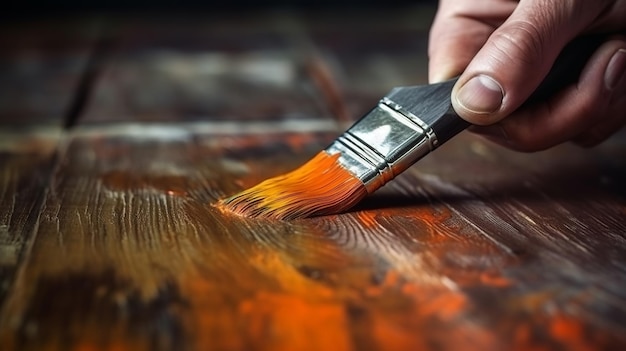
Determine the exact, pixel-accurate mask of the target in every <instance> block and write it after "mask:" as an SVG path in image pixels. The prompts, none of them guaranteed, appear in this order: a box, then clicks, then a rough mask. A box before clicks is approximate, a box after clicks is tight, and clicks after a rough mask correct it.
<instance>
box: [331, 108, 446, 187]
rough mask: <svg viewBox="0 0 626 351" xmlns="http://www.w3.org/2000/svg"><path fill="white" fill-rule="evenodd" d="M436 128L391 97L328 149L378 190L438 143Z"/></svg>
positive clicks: (348, 168)
mask: <svg viewBox="0 0 626 351" xmlns="http://www.w3.org/2000/svg"><path fill="white" fill-rule="evenodd" d="M437 144H438V142H437V136H436V135H435V133H434V132H433V130H432V128H431V127H430V126H429V125H427V124H426V123H424V121H422V120H421V119H419V118H418V117H417V116H415V115H414V114H412V113H410V112H408V111H406V110H404V109H403V108H402V107H401V106H400V105H398V104H396V103H394V102H393V101H391V100H390V99H388V98H383V99H382V100H381V101H380V102H379V103H378V105H377V106H376V107H375V108H374V109H373V110H372V111H371V112H370V113H368V114H367V115H365V116H364V117H363V118H361V119H360V120H359V121H358V122H356V123H355V124H354V125H353V126H352V127H350V129H348V131H346V132H345V133H344V134H343V135H341V136H340V137H339V138H337V139H336V140H335V141H334V142H333V143H332V144H331V145H330V146H328V147H327V148H326V152H327V153H329V154H331V155H334V154H337V153H339V154H340V156H339V159H338V162H339V164H341V165H342V166H343V167H344V168H346V169H347V170H348V171H350V172H351V173H352V174H354V175H355V176H356V177H357V178H359V179H360V180H361V181H362V182H363V184H365V187H366V189H367V191H368V193H372V192H374V191H375V190H376V189H378V188H380V187H381V186H383V185H385V184H386V183H387V182H388V181H390V180H391V179H393V178H394V177H395V176H397V175H398V174H400V173H402V172H403V171H405V170H406V169H407V168H409V167H410V166H411V165H412V164H414V163H415V162H417V161H418V160H419V159H421V158H422V157H424V156H425V155H427V154H428V153H430V152H431V151H432V150H434V149H435V148H436V147H437Z"/></svg>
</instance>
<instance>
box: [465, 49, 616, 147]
mask: <svg viewBox="0 0 626 351" xmlns="http://www.w3.org/2000/svg"><path fill="white" fill-rule="evenodd" d="M625 111H626V38H615V39H613V40H610V41H608V42H607V43H604V44H603V45H602V46H601V47H600V48H598V50H597V51H596V52H595V53H594V55H593V56H592V57H591V58H590V60H589V62H588V63H587V65H586V67H585V68H584V70H583V72H582V73H581V76H580V79H579V81H578V83H577V84H575V85H571V86H569V87H567V88H565V89H564V90H563V91H561V92H560V93H559V94H557V95H555V96H553V97H552V98H550V99H549V100H547V101H546V102H545V103H542V104H539V105H533V106H528V107H524V108H522V109H520V110H518V111H515V113H513V114H511V115H510V116H508V117H507V118H506V119H503V120H501V121H499V122H498V123H496V124H494V125H491V126H487V127H475V128H473V131H474V132H477V133H479V134H483V135H485V136H486V137H488V138H489V139H491V140H492V141H495V142H497V143H499V144H502V145H505V146H507V147H509V148H512V149H516V150H520V151H538V150H542V149H546V148H549V147H551V146H554V145H557V144H560V143H562V142H565V141H568V140H575V141H576V142H577V143H578V144H580V145H583V146H593V145H595V144H597V143H599V142H601V141H602V140H604V139H605V138H607V137H608V136H610V135H611V134H613V133H614V132H616V131H617V130H618V129H619V128H620V127H621V126H623V125H624V123H625V122H626V113H625Z"/></svg>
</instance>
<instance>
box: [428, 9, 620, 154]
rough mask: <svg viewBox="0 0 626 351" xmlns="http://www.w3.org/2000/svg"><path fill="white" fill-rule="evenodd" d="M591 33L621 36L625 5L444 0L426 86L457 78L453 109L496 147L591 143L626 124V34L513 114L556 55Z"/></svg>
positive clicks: (530, 148) (433, 31)
mask: <svg viewBox="0 0 626 351" xmlns="http://www.w3.org/2000/svg"><path fill="white" fill-rule="evenodd" d="M589 32H607V33H619V32H622V33H626V0H615V1H608V0H607V1H605V0H597V1H596V0H594V1H589V0H568V1H551V0H520V1H513V0H441V1H440V4H439V9H438V11H437V15H436V17H435V21H434V23H433V26H432V28H431V32H430V43H429V58H430V64H429V80H430V81H431V82H432V83H434V82H438V81H442V80H446V79H449V78H452V77H454V76H457V75H459V74H461V76H460V78H459V80H458V82H457V84H456V86H455V87H454V89H453V91H452V104H453V106H454V109H455V110H456V111H457V113H458V114H459V115H460V116H461V117H462V118H464V119H466V120H467V121H469V122H470V123H472V124H474V125H476V126H473V127H471V128H470V129H471V130H472V131H474V132H476V133H479V134H482V135H484V136H486V137H487V138H489V139H490V140H493V141H495V142H497V143H499V144H502V145H505V146H508V147H509V148H512V149H516V150H520V151H537V150H542V149H546V148H549V147H551V146H554V145H557V144H559V143H562V142H565V141H568V140H573V141H575V142H577V143H578V144H580V145H583V146H593V145H595V144H597V143H599V142H601V141H602V140H604V139H606V138H607V137H609V136H610V135H611V134H613V133H614V132H615V131H617V130H619V128H620V127H621V126H623V125H624V123H625V122H626V73H625V72H626V37H624V36H618V35H616V36H615V37H612V39H610V40H608V41H607V42H606V43H604V44H603V45H601V46H600V47H599V48H598V50H597V51H596V52H595V53H594V54H593V56H592V57H591V58H590V60H589V62H588V63H587V65H586V66H585V68H584V70H583V72H582V73H581V75H580V78H579V80H578V82H577V83H576V84H573V85H571V86H568V87H566V88H565V89H563V91H561V92H559V93H558V94H556V95H554V96H553V97H551V98H550V99H548V100H546V101H545V102H543V103H540V104H535V105H533V106H528V107H526V106H524V107H522V108H519V107H520V106H521V105H522V103H524V101H525V100H526V99H527V98H528V97H529V96H530V95H531V94H532V92H533V91H534V90H535V89H536V88H537V86H538V85H539V83H540V82H541V81H542V80H543V78H544V77H545V76H546V74H547V73H548V71H549V70H550V68H551V66H552V63H553V62H554V60H555V59H556V57H557V56H558V54H559V53H560V51H561V49H562V48H563V47H564V46H565V45H566V44H567V43H568V42H569V41H571V40H572V39H573V38H575V37H577V36H579V35H581V34H584V33H589ZM518 108H519V109H518Z"/></svg>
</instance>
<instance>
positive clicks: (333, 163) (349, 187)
mask: <svg viewBox="0 0 626 351" xmlns="http://www.w3.org/2000/svg"><path fill="white" fill-rule="evenodd" d="M339 156H340V155H339V154H335V155H329V154H328V153H326V152H325V151H322V152H320V153H318V154H317V155H316V156H315V157H313V158H312V159H311V160H310V161H309V162H307V163H305V164H304V165H303V166H301V167H300V168H298V169H296V170H294V171H292V172H289V173H287V174H284V175H280V176H277V177H274V178H271V179H268V180H265V181H264V182H262V183H260V184H258V185H256V186H254V187H252V188H250V189H248V190H244V191H243V192H241V193H239V194H236V195H233V196H231V197H229V198H227V199H225V200H223V201H222V202H221V203H220V204H219V206H220V207H221V208H224V209H227V210H229V211H232V212H233V213H236V214H238V215H241V216H246V217H265V218H272V219H284V220H288V219H294V218H302V217H310V216H316V215H324V214H333V213H340V212H342V211H345V210H347V209H349V208H351V207H353V206H354V205H355V204H356V203H357V202H359V201H360V200H361V199H363V198H364V197H365V196H366V195H367V190H366V189H365V186H364V185H363V183H362V182H361V181H360V180H359V179H358V178H356V177H355V176H354V175H353V174H352V173H350V172H348V171H347V170H346V169H345V168H343V167H342V166H341V165H339V164H338V163H337V159H338V158H339Z"/></svg>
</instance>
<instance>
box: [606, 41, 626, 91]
mask: <svg viewBox="0 0 626 351" xmlns="http://www.w3.org/2000/svg"><path fill="white" fill-rule="evenodd" d="M625 71H626V50H625V49H619V50H617V51H616V52H615V53H614V54H613V57H611V60H610V61H609V64H608V65H607V66H606V71H605V72H604V85H605V86H606V88H607V89H608V90H613V89H615V88H616V87H617V84H618V83H619V81H620V79H621V78H622V77H623V76H624V72H625Z"/></svg>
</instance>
